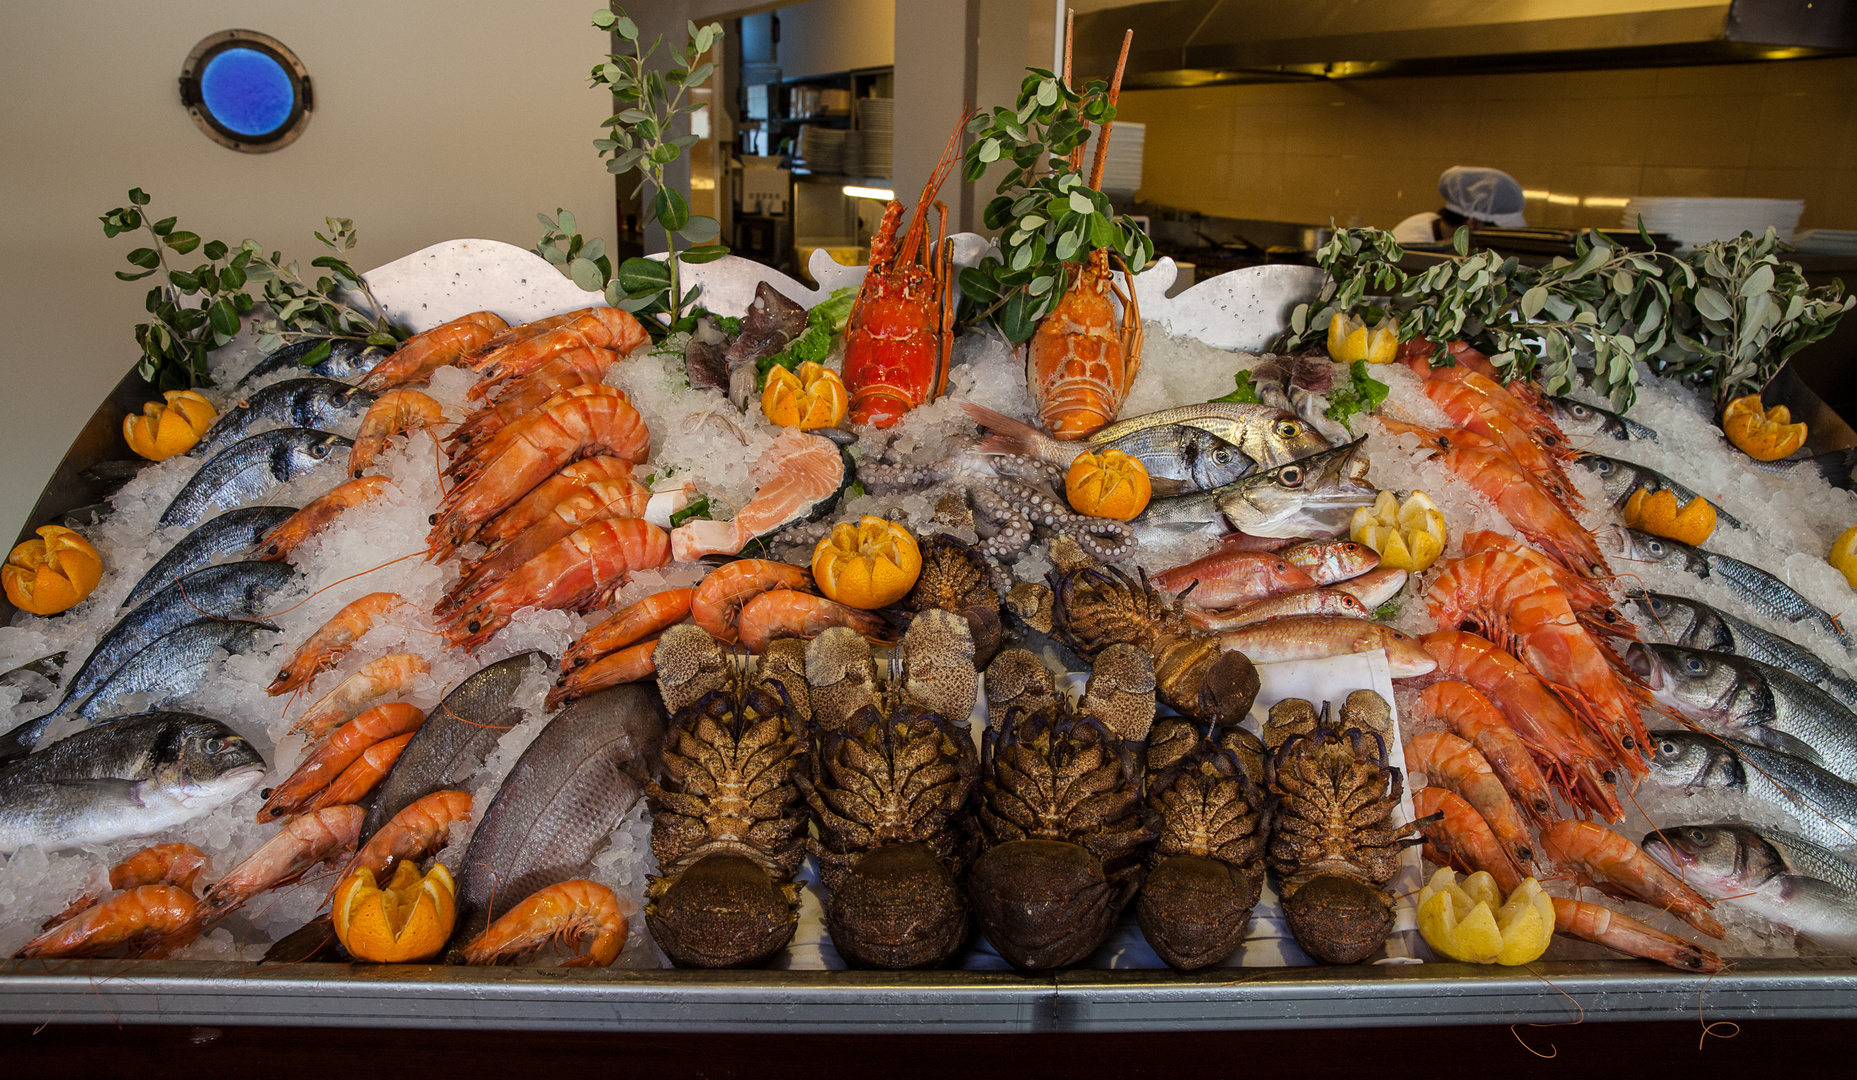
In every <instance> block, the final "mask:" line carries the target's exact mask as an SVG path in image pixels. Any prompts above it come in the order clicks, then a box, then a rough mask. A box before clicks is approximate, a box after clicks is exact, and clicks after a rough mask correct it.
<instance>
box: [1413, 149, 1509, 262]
mask: <svg viewBox="0 0 1857 1080" xmlns="http://www.w3.org/2000/svg"><path fill="white" fill-rule="evenodd" d="M1438 194H1439V195H1441V196H1443V197H1444V208H1443V209H1441V210H1435V211H1433V210H1427V211H1425V212H1424V213H1422V214H1413V215H1412V216H1411V217H1409V218H1407V219H1406V220H1404V221H1402V222H1400V223H1399V224H1397V225H1395V226H1393V239H1395V240H1397V241H1399V242H1400V243H1402V244H1448V243H1450V242H1451V237H1452V236H1454V235H1456V233H1457V229H1458V227H1459V226H1460V225H1463V224H1464V223H1466V222H1468V223H1469V224H1470V227H1471V228H1472V229H1488V228H1500V229H1520V228H1525V227H1526V226H1527V225H1528V222H1527V221H1526V220H1524V219H1523V217H1522V207H1523V198H1522V185H1520V184H1518V183H1516V182H1515V178H1514V177H1513V176H1510V175H1509V174H1508V173H1506V172H1503V171H1502V170H1501V169H1479V168H1476V167H1474V166H1470V165H1453V166H1451V167H1450V168H1448V169H1446V170H1444V175H1443V176H1440V177H1439V178H1438Z"/></svg>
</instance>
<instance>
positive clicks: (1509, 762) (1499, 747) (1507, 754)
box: [1418, 680, 1554, 829]
mask: <svg viewBox="0 0 1857 1080" xmlns="http://www.w3.org/2000/svg"><path fill="white" fill-rule="evenodd" d="M1418 705H1419V715H1420V716H1421V717H1424V718H1428V719H1438V720H1443V721H1444V722H1445V724H1446V725H1447V726H1448V727H1450V729H1451V731H1452V732H1453V733H1455V734H1456V735H1457V736H1458V737H1459V738H1462V739H1466V740H1469V742H1470V745H1472V746H1474V747H1476V748H1477V750H1478V751H1479V752H1481V753H1482V755H1483V760H1485V761H1487V762H1488V763H1489V767H1490V769H1491V770H1493V771H1494V772H1495V774H1496V775H1497V776H1498V777H1499V778H1500V779H1501V780H1502V784H1503V786H1504V787H1505V788H1507V789H1508V790H1509V794H1511V795H1513V796H1515V799H1516V801H1517V802H1518V803H1520V804H1521V807H1522V810H1523V811H1524V812H1525V813H1527V814H1528V816H1529V817H1530V818H1532V819H1533V820H1534V822H1535V823H1536V824H1537V825H1538V826H1540V827H1541V828H1544V829H1545V828H1547V827H1548V826H1549V825H1552V824H1553V823H1554V793H1553V791H1552V790H1551V789H1549V787H1548V782H1547V778H1546V777H1545V776H1542V775H1541V768H1540V766H1538V765H1536V764H1535V759H1534V755H1532V754H1531V753H1529V751H1528V744H1526V743H1524V742H1523V741H1522V737H1521V736H1520V735H1517V734H1516V733H1515V729H1514V728H1512V727H1510V726H1509V721H1508V720H1507V719H1505V718H1504V717H1503V715H1502V713H1501V712H1499V711H1497V709H1496V706H1495V704H1494V703H1493V702H1491V701H1490V699H1489V698H1486V697H1484V696H1483V693H1482V691H1480V690H1478V689H1477V688H1476V687H1474V686H1471V685H1470V684H1469V683H1462V682H1457V681H1455V680H1446V681H1445V682H1437V683H1432V684H1431V685H1430V686H1427V687H1426V688H1425V689H1424V690H1423V691H1422V692H1421V693H1420V694H1419V702H1418Z"/></svg>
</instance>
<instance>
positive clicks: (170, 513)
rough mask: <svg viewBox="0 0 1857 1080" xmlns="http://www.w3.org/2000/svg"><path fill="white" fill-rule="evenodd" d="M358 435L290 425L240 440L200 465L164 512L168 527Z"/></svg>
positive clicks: (282, 478)
mask: <svg viewBox="0 0 1857 1080" xmlns="http://www.w3.org/2000/svg"><path fill="white" fill-rule="evenodd" d="M354 445H355V443H354V440H353V439H345V438H343V437H342V436H340V435H331V434H329V433H328V432H326V431H317V430H316V429H314V428H302V427H287V428H278V429H277V430H275V431H267V432H265V433H263V434H262V435H253V436H252V437H251V438H249V439H241V440H240V441H238V442H235V443H233V444H232V445H231V446H229V447H227V448H226V449H224V450H221V451H220V452H219V454H218V455H217V456H215V457H213V458H212V459H211V460H209V461H208V462H207V463H206V464H204V465H202V466H200V471H199V472H196V473H194V474H193V478H192V479H190V480H188V481H187V485H186V486H185V487H183V488H181V490H180V494H178V495H176V496H174V501H173V502H172V503H169V504H168V508H167V509H166V510H165V511H163V512H162V514H161V523H162V524H163V525H192V524H193V523H194V522H196V521H199V520H200V519H201V518H204V517H205V516H206V515H208V514H210V513H212V512H214V511H215V510H230V509H232V508H233V507H235V506H241V505H243V504H245V503H248V502H252V501H253V500H255V499H258V498H261V497H263V496H264V495H266V494H268V493H269V492H270V491H271V490H272V489H274V488H276V487H278V486H279V485H282V484H285V483H288V482H289V481H291V480H292V479H295V478H296V477H298V476H300V475H302V474H303V473H306V472H308V471H310V470H311V469H314V468H315V467H317V466H318V465H321V464H322V463H324V462H326V461H329V460H331V459H335V458H341V457H343V456H344V455H343V454H342V453H338V451H347V450H348V449H350V448H352V447H353V446H354Z"/></svg>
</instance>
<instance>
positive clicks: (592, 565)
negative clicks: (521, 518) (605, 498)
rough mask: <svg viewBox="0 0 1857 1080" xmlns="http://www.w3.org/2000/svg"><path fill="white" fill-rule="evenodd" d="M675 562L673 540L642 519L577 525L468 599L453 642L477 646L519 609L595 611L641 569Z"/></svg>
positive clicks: (462, 602)
mask: <svg viewBox="0 0 1857 1080" xmlns="http://www.w3.org/2000/svg"><path fill="white" fill-rule="evenodd" d="M670 561H671V538H670V536H669V535H668V534H667V533H665V531H664V530H663V529H660V528H658V527H657V526H656V525H653V524H652V523H650V522H649V521H642V520H640V519H638V518H610V519H608V520H606V521H596V522H594V523H593V524H591V525H588V526H586V527H585V528H582V529H577V530H575V531H574V532H572V533H569V534H568V535H567V536H565V537H563V538H562V539H560V540H557V541H555V542H554V543H553V544H551V545H549V546H548V547H547V548H546V549H545V550H543V551H542V553H541V554H539V555H537V556H535V557H534V558H532V559H530V560H529V561H528V562H525V563H523V564H522V565H521V566H520V567H518V568H517V569H516V570H514V571H513V572H511V573H510V574H508V575H507V576H505V577H503V578H502V579H501V580H498V581H495V582H493V583H491V584H489V585H486V586H484V587H483V588H481V589H479V590H477V591H476V592H475V593H473V594H471V595H470V596H468V597H461V598H460V599H459V600H458V602H457V606H456V607H455V608H454V609H453V610H452V612H451V614H450V617H449V626H448V628H447V629H446V636H447V640H449V641H450V642H451V644H453V645H461V646H463V647H464V648H466V649H475V648H477V646H479V645H482V644H483V643H484V642H486V641H488V640H490V637H491V636H492V635H493V634H495V633H496V632H497V631H498V630H501V629H502V628H503V627H504V626H505V625H507V624H508V622H509V617H510V616H511V615H513V614H515V612H516V611H517V609H519V608H525V607H539V608H551V609H555V610H565V611H590V610H592V609H593V608H595V607H598V606H599V605H600V604H603V603H605V602H606V601H607V599H608V598H609V597H610V596H611V594H612V592H613V590H615V589H617V588H618V587H619V586H620V585H622V584H624V582H625V580H626V578H627V577H628V576H630V575H631V574H633V573H635V572H637V571H639V570H649V569H652V568H653V567H658V566H663V565H664V564H665V563H667V562H670Z"/></svg>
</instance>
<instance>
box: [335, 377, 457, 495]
mask: <svg viewBox="0 0 1857 1080" xmlns="http://www.w3.org/2000/svg"><path fill="white" fill-rule="evenodd" d="M444 419H445V411H444V410H443V409H442V408H440V407H439V403H438V402H436V401H434V400H432V397H431V395H429V394H422V393H420V392H419V391H417V390H389V391H387V392H386V393H384V394H382V395H381V396H380V397H378V398H376V399H375V400H374V404H373V405H372V406H370V407H369V408H368V412H367V415H366V416H363V417H362V418H361V429H360V430H359V431H357V432H356V433H355V446H354V449H352V450H350V451H349V452H348V475H350V476H353V477H359V476H360V475H361V473H362V472H363V471H364V470H365V469H366V468H367V467H368V466H369V465H372V464H374V459H375V458H377V457H379V456H380V455H381V452H382V451H384V450H386V449H387V440H388V439H390V438H392V437H393V436H395V435H398V434H400V433H401V432H405V431H418V430H420V429H422V428H429V427H432V426H433V425H434V424H438V423H441V422H443V421H444Z"/></svg>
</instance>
